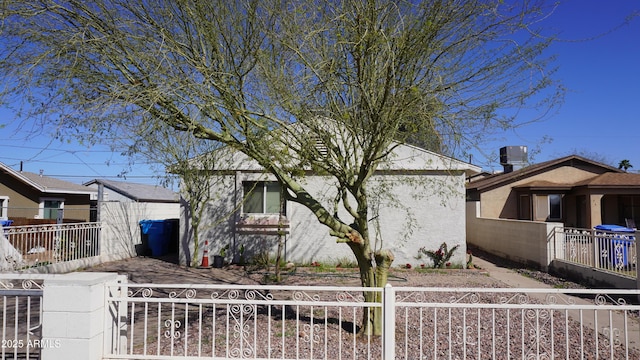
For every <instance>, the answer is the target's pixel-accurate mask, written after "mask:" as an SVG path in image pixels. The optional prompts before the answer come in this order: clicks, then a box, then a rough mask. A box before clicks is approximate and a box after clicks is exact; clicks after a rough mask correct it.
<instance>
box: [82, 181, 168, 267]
mask: <svg viewBox="0 0 640 360" xmlns="http://www.w3.org/2000/svg"><path fill="white" fill-rule="evenodd" d="M84 185H85V186H86V187H88V188H91V189H93V190H94V191H95V195H96V196H95V197H94V198H93V199H92V200H93V202H94V204H95V206H96V208H97V209H98V211H97V212H96V214H97V215H96V220H99V221H100V222H101V223H102V231H103V238H104V239H111V240H110V243H108V244H104V246H106V247H107V249H108V251H109V252H110V253H116V254H123V255H131V256H132V255H134V254H139V255H141V254H146V253H147V251H146V250H144V249H141V248H140V246H139V245H141V244H142V236H141V234H140V221H141V220H166V221H171V223H172V224H176V223H177V221H178V220H177V219H178V218H179V217H180V203H179V201H180V198H179V195H178V194H177V193H175V192H173V191H171V190H169V189H166V188H164V187H161V186H156V185H148V184H137V183H130V182H124V181H113V180H105V179H94V180H91V181H88V182H86V183H85V184H84ZM172 226H173V225H172ZM175 227H176V228H175V229H172V231H175V232H176V234H177V225H176V226H175ZM174 237H175V240H174V241H173V242H174V243H175V246H174V248H172V249H171V250H172V251H175V250H177V235H175V236H174Z"/></svg>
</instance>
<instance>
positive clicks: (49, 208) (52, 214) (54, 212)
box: [40, 199, 64, 219]
mask: <svg viewBox="0 0 640 360" xmlns="http://www.w3.org/2000/svg"><path fill="white" fill-rule="evenodd" d="M63 209H64V199H40V218H41V219H58V216H61V215H62V211H63Z"/></svg>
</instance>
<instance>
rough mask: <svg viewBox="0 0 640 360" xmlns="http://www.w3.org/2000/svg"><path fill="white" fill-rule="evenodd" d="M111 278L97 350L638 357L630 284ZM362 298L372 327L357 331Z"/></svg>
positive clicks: (146, 355)
mask: <svg viewBox="0 0 640 360" xmlns="http://www.w3.org/2000/svg"><path fill="white" fill-rule="evenodd" d="M110 287H111V288H110V290H109V291H107V292H106V293H108V294H110V295H108V296H107V299H106V301H107V307H108V308H109V309H110V310H109V312H110V313H114V312H117V313H119V314H120V316H116V317H113V319H115V320H114V323H109V324H107V327H108V328H109V329H112V331H113V337H112V338H111V339H109V341H107V342H106V343H107V344H108V346H106V350H105V351H106V354H105V359H150V358H153V359H173V358H184V359H192V358H193V359H196V358H202V359H214V358H215V359H220V358H249V359H394V358H395V359H585V358H589V359H592V358H595V359H638V358H640V350H639V348H640V331H639V329H640V327H639V323H638V321H639V318H638V312H639V311H640V306H639V305H637V300H638V295H640V292H639V291H637V290H599V291H598V290H589V289H585V290H568V289H502V288H501V289H496V288H467V289H454V288H415V287H414V288H402V287H398V288H393V287H390V286H387V287H386V288H347V287H287V286H239V285H191V286H184V285H159V284H128V285H122V284H113V285H110ZM364 292H374V293H377V294H380V295H382V299H383V300H382V301H381V302H377V303H365V302H364V296H363V294H364ZM370 307H374V308H380V309H381V310H382V313H383V314H384V321H383V324H384V327H383V332H382V336H363V335H357V331H358V329H360V326H361V325H362V324H361V321H362V312H363V311H366V310H365V309H367V308H370Z"/></svg>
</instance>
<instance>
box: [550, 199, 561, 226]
mask: <svg viewBox="0 0 640 360" xmlns="http://www.w3.org/2000/svg"><path fill="white" fill-rule="evenodd" d="M561 219H562V195H559V194H551V195H549V220H561Z"/></svg>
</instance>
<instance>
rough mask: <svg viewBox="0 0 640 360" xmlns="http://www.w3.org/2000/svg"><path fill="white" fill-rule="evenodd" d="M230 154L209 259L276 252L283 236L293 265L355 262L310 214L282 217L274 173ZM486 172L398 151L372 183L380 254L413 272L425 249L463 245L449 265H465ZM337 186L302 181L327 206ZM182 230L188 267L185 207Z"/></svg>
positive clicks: (219, 177)
mask: <svg viewBox="0 0 640 360" xmlns="http://www.w3.org/2000/svg"><path fill="white" fill-rule="evenodd" d="M228 156H229V158H228V159H227V160H226V161H220V162H218V164H222V166H220V167H217V168H213V169H209V170H210V174H211V178H210V179H209V181H210V183H211V184H212V185H211V194H212V197H213V200H212V201H211V202H210V203H209V204H208V207H207V214H206V216H205V218H206V219H207V221H206V223H205V224H202V226H201V228H200V229H201V230H200V231H201V246H204V242H205V241H208V243H209V245H210V248H209V253H210V255H216V254H217V253H218V251H219V250H220V249H221V248H224V247H227V246H228V248H229V251H228V255H227V261H230V260H231V259H232V258H233V255H235V256H236V257H237V255H238V251H239V249H243V250H244V251H246V253H245V256H248V257H250V256H251V255H252V254H253V255H255V254H258V253H260V252H263V251H267V252H271V253H273V252H274V251H275V248H276V246H277V241H278V236H283V237H284V241H285V244H284V245H285V249H284V255H285V258H286V260H287V261H292V262H295V263H311V262H314V261H318V262H326V263H334V264H335V263H338V262H340V261H343V260H349V261H352V262H354V261H355V259H354V258H353V255H352V253H351V251H350V250H349V248H348V247H347V246H346V245H345V244H339V243H336V240H335V238H332V237H331V236H330V235H329V231H328V229H327V228H326V227H325V226H323V225H321V224H320V223H319V222H318V220H317V219H316V218H315V217H314V215H313V214H312V213H311V211H309V210H308V209H307V208H305V207H303V206H301V205H299V204H296V203H287V204H285V205H284V209H283V211H282V213H280V209H281V207H280V205H279V204H280V185H279V184H278V182H276V181H275V178H274V177H273V176H272V175H270V174H269V173H266V172H265V171H264V169H263V168H261V167H260V166H259V165H258V164H257V163H256V162H255V161H253V160H250V159H248V158H246V156H245V155H243V154H241V153H239V152H233V151H231V152H230V154H229V155H228ZM480 170H481V169H480V168H479V167H476V166H474V165H470V164H468V163H464V162H462V161H459V160H455V159H452V158H449V157H445V156H442V155H439V154H436V153H433V152H430V151H427V150H423V149H420V148H417V147H414V146H410V145H397V146H396V147H395V148H394V150H393V152H392V154H391V156H389V157H388V159H387V161H385V162H384V163H382V164H381V165H380V167H379V169H378V171H377V172H376V174H375V175H374V176H373V177H372V178H371V180H370V189H369V192H370V204H371V207H372V208H371V209H370V214H371V216H372V220H373V221H372V238H374V239H376V244H377V245H376V248H380V247H383V248H388V249H390V250H392V251H393V253H394V255H395V262H394V265H396V266H398V265H404V264H407V263H409V264H412V265H414V266H415V265H417V264H419V263H421V262H428V260H416V258H415V257H416V256H417V255H418V250H419V249H420V248H421V247H426V248H427V249H432V250H436V249H437V248H438V247H439V245H440V244H441V243H442V242H446V243H447V245H448V246H449V247H452V246H455V245H459V246H460V248H459V249H458V250H457V251H456V252H455V253H454V256H453V258H452V259H451V260H452V262H453V263H457V264H464V261H465V260H466V244H465V226H464V221H465V199H464V193H465V188H464V186H465V178H466V177H468V176H471V175H473V174H476V173H478V172H479V171H480ZM203 181H205V180H203ZM332 181H333V180H332V179H331V178H329V177H325V176H322V175H319V174H315V173H312V172H310V171H307V172H306V175H305V177H304V178H303V179H302V180H301V182H302V184H303V186H304V187H305V189H306V190H307V191H308V192H309V193H310V194H312V195H313V196H314V197H316V198H318V199H320V200H321V201H322V202H323V203H324V204H327V205H328V204H330V201H331V199H333V198H335V196H336V191H337V190H336V187H335V186H334V185H333V184H332ZM181 224H183V225H182V226H181V234H180V238H181V240H180V262H181V264H188V263H190V262H191V261H192V260H193V259H192V256H193V255H192V254H193V249H194V244H193V240H192V238H191V231H189V226H190V224H191V223H190V219H189V217H188V215H187V211H185V209H184V207H183V211H182V214H181ZM278 234H280V235H278ZM199 256H202V252H200V254H199ZM196 260H199V259H196Z"/></svg>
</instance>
